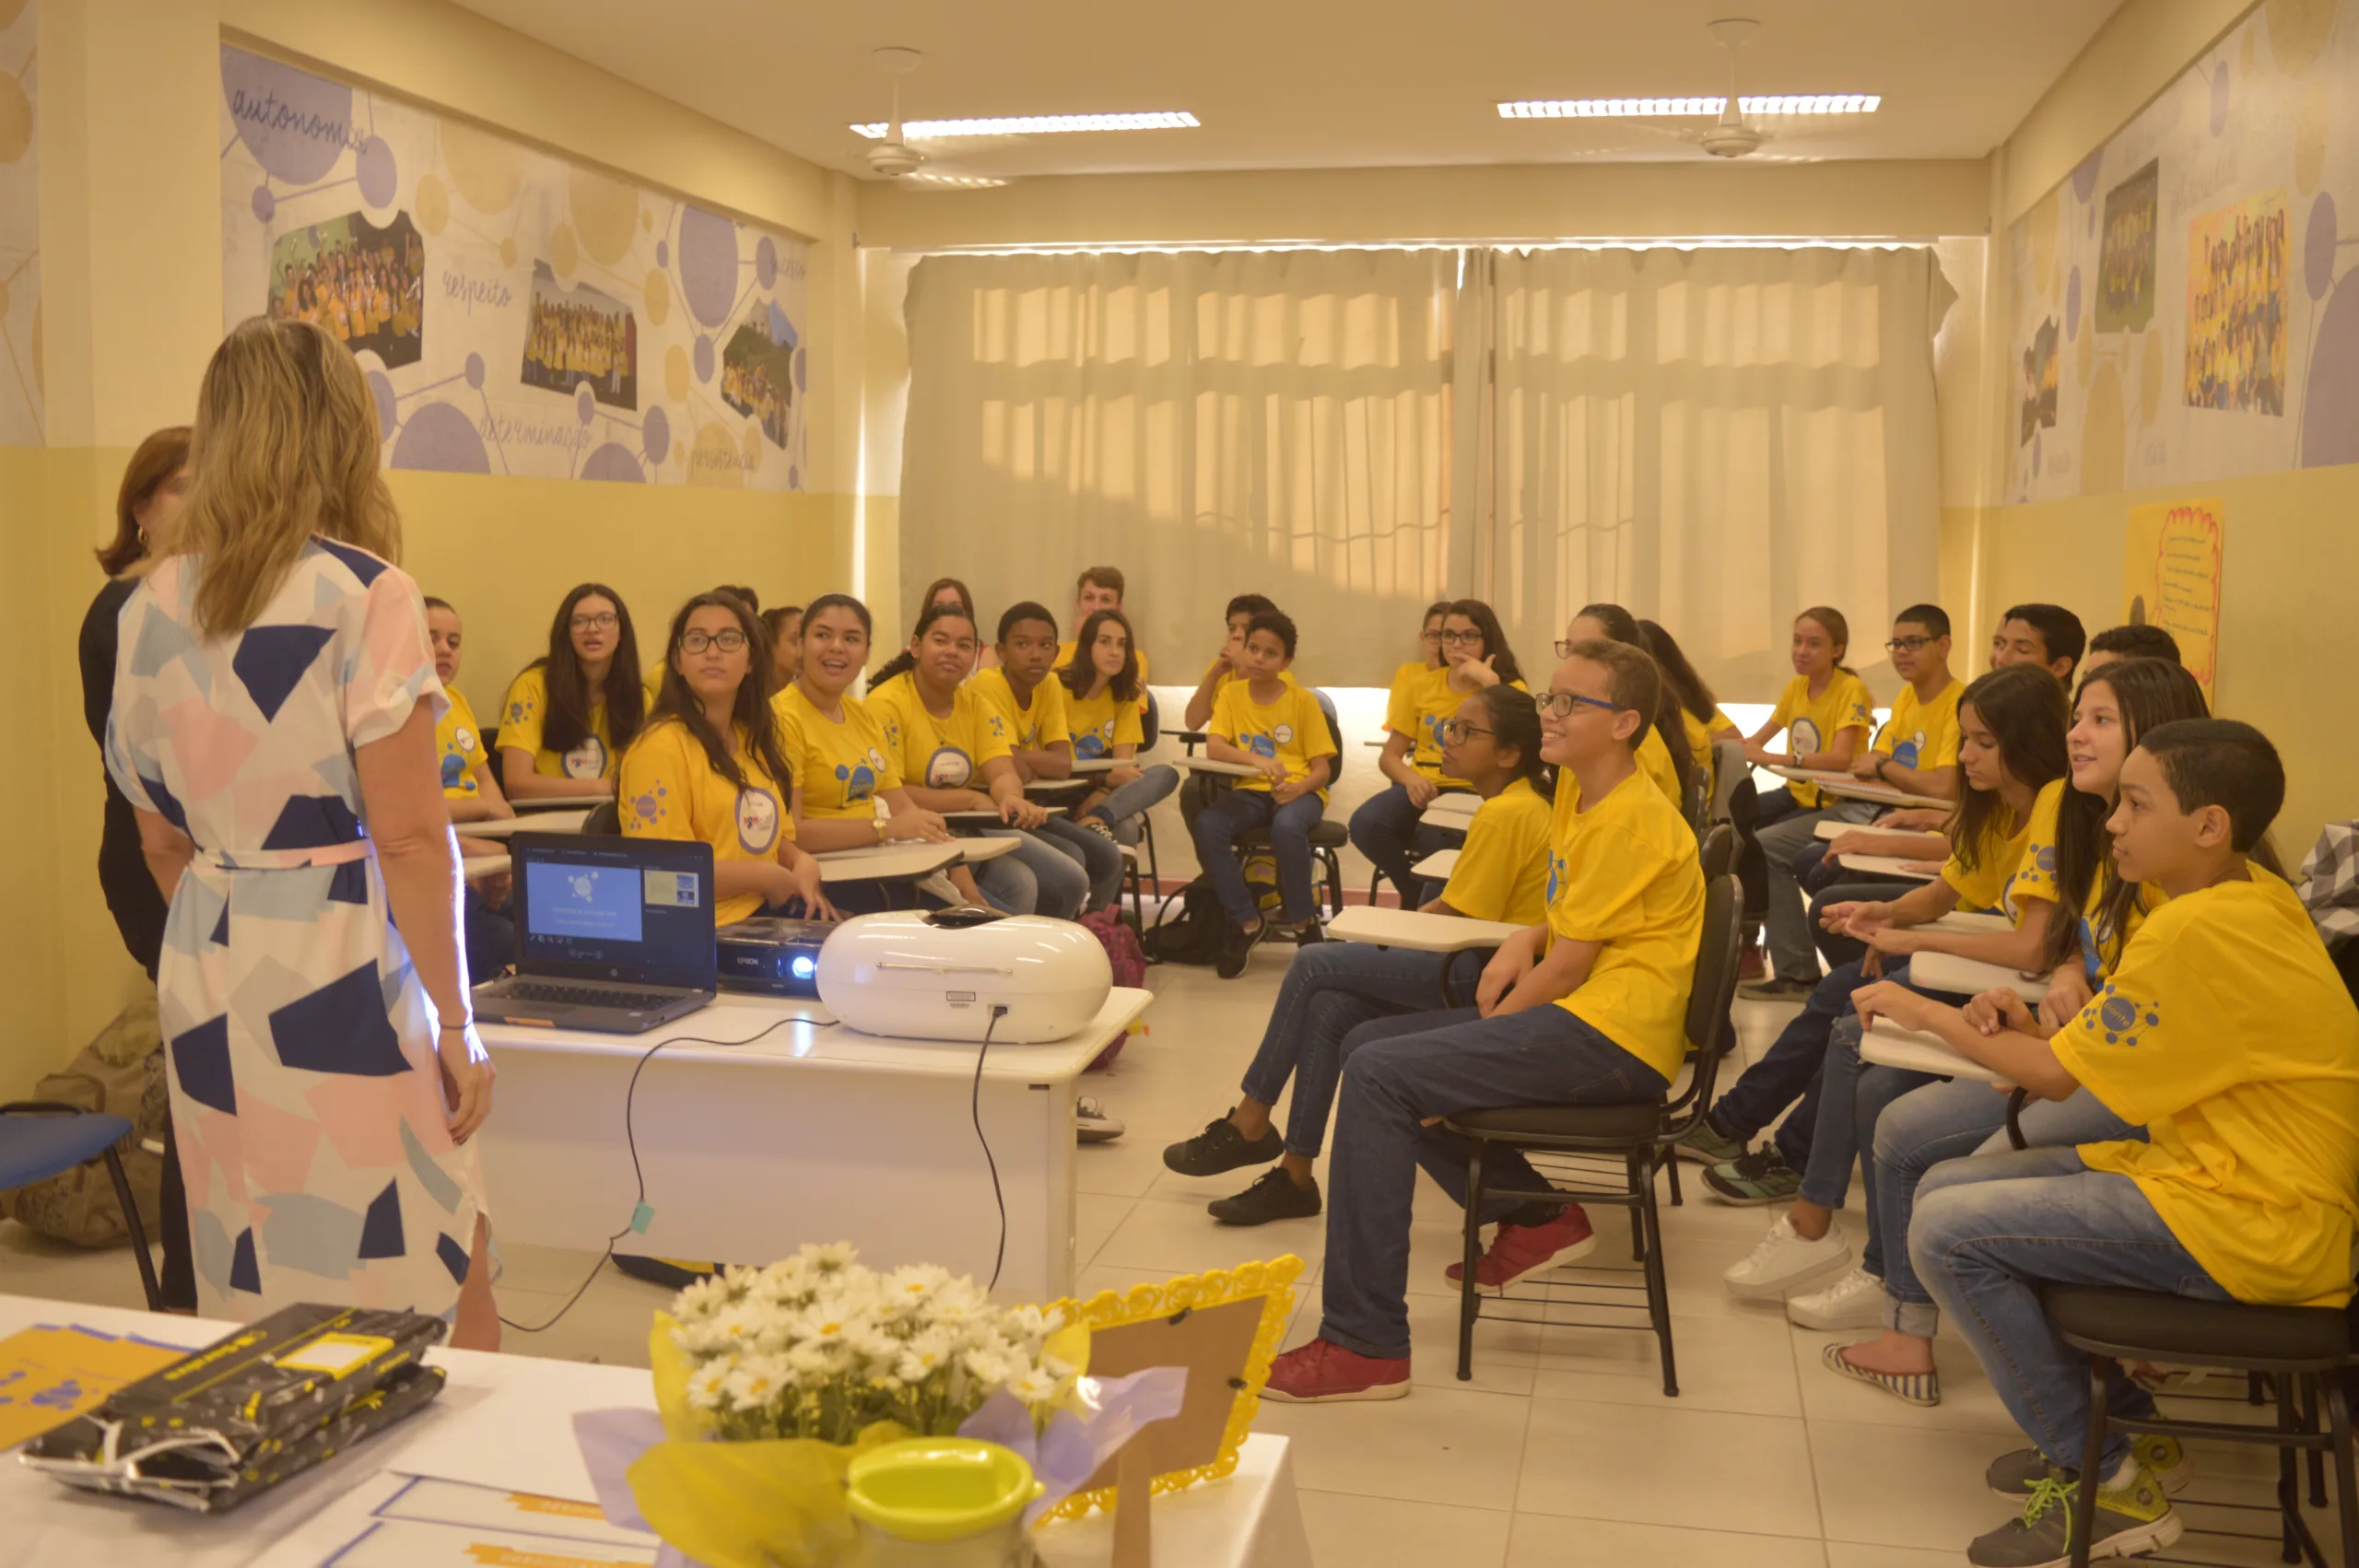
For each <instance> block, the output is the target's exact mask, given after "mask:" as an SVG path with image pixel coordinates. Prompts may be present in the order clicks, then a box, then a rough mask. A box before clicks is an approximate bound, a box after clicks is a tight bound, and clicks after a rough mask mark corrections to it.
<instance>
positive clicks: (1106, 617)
mask: <svg viewBox="0 0 2359 1568" xmlns="http://www.w3.org/2000/svg"><path fill="white" fill-rule="evenodd" d="M1056 677H1057V679H1058V680H1059V681H1061V682H1062V683H1063V685H1064V688H1065V724H1066V726H1067V728H1069V729H1070V730H1071V731H1073V755H1074V762H1076V763H1083V762H1095V761H1101V760H1105V759H1109V758H1110V759H1112V761H1113V762H1114V765H1115V766H1112V767H1111V768H1109V769H1108V770H1107V771H1106V772H1104V773H1102V774H1100V775H1098V782H1099V788H1097V790H1092V791H1091V792H1090V793H1089V794H1088V795H1087V796H1086V798H1084V799H1083V801H1082V802H1081V804H1080V805H1078V806H1076V807H1075V808H1074V813H1073V820H1074V822H1076V823H1078V824H1080V825H1082V826H1083V827H1086V828H1088V829H1089V830H1090V831H1091V832H1093V833H1103V834H1106V835H1108V836H1109V837H1111V838H1113V839H1114V841H1115V842H1116V843H1118V844H1135V843H1137V842H1138V841H1139V837H1140V834H1139V822H1140V819H1141V818H1143V817H1144V816H1145V815H1146V813H1147V812H1148V810H1149V809H1150V808H1151V807H1153V806H1154V805H1155V803H1156V802H1157V801H1160V800H1162V799H1163V798H1164V797H1165V796H1167V795H1168V794H1170V793H1171V791H1172V790H1177V789H1178V788H1179V787H1180V770H1179V769H1178V768H1175V767H1173V766H1171V765H1170V764H1169V763H1164V762H1158V763H1156V764H1155V765H1154V766H1152V767H1134V766H1132V765H1131V758H1133V756H1135V755H1138V749H1139V746H1140V744H1141V743H1143V742H1144V741H1145V739H1146V729H1145V727H1144V725H1143V724H1141V723H1140V722H1139V711H1140V709H1141V708H1142V707H1144V704H1143V703H1142V701H1141V700H1140V699H1141V698H1143V697H1144V696H1145V695H1146V682H1145V680H1144V677H1143V676H1142V675H1141V674H1140V673H1139V661H1138V652H1137V649H1136V648H1135V647H1134V645H1133V642H1132V640H1131V623H1130V618H1129V617H1128V616H1126V615H1124V614H1122V612H1121V611H1120V610H1095V611H1092V612H1091V613H1090V614H1089V615H1088V617H1087V618H1086V619H1085V620H1084V621H1083V622H1082V623H1081V630H1080V632H1079V633H1078V634H1076V638H1075V641H1074V657H1073V659H1072V661H1070V662H1068V663H1067V664H1066V665H1065V666H1064V667H1063V668H1062V669H1060V670H1058V671H1057V672H1056Z"/></svg>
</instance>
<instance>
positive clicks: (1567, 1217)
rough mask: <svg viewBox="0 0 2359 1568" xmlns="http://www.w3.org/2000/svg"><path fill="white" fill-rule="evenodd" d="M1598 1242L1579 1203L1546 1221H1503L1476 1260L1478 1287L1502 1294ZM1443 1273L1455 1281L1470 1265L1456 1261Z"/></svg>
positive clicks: (1586, 1251)
mask: <svg viewBox="0 0 2359 1568" xmlns="http://www.w3.org/2000/svg"><path fill="white" fill-rule="evenodd" d="M1594 1246H1597V1235H1596V1233H1595V1232H1593V1231H1591V1230H1590V1228H1589V1215H1588V1213H1587V1212H1586V1211H1584V1210H1583V1209H1582V1208H1581V1206H1580V1205H1579V1204H1578V1203H1569V1204H1567V1205H1566V1207H1565V1211H1564V1212H1563V1213H1561V1214H1559V1215H1557V1216H1556V1217H1555V1219H1553V1220H1551V1221H1549V1222H1548V1223H1546V1224H1543V1225H1501V1226H1500V1227H1499V1228H1498V1233H1497V1234H1496V1235H1493V1236H1492V1237H1491V1246H1490V1250H1488V1251H1487V1252H1485V1253H1484V1254H1483V1256H1482V1257H1481V1258H1477V1259H1476V1260H1475V1263H1474V1288H1475V1289H1476V1290H1478V1291H1482V1292H1485V1293H1489V1294H1491V1295H1498V1294H1500V1293H1503V1292H1505V1291H1506V1290H1507V1288H1508V1286H1509V1285H1511V1284H1513V1283H1515V1281H1518V1280H1520V1279H1522V1278H1523V1277H1524V1276H1525V1275H1526V1274H1536V1273H1538V1272H1539V1271H1540V1270H1543V1269H1553V1268H1555V1266H1556V1265H1557V1264H1559V1263H1570V1262H1573V1261H1575V1260H1576V1259H1578V1258H1586V1257H1588V1256H1589V1253H1590V1248H1592V1247H1594ZM1442 1274H1443V1276H1444V1277H1445V1278H1446V1279H1448V1280H1449V1282H1450V1283H1451V1284H1453V1285H1454V1284H1456V1283H1458V1281H1461V1280H1462V1279H1464V1278H1465V1277H1466V1269H1465V1266H1464V1265H1463V1264H1458V1263H1453V1264H1451V1265H1450V1266H1449V1268H1447V1269H1445V1270H1442Z"/></svg>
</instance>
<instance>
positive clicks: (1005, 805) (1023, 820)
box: [999, 795, 1049, 829]
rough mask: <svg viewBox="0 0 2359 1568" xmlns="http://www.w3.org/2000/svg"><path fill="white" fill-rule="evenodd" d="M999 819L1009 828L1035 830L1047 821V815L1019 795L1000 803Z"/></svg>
mask: <svg viewBox="0 0 2359 1568" xmlns="http://www.w3.org/2000/svg"><path fill="white" fill-rule="evenodd" d="M999 819H1000V821H1002V822H1003V823H1005V824H1007V825H1008V826H1010V827H1022V828H1027V829H1029V828H1035V827H1038V826H1039V825H1041V824H1042V823H1044V822H1046V821H1048V820H1049V813H1047V812H1046V811H1044V810H1042V809H1041V808H1040V807H1039V806H1036V805H1034V804H1033V803H1032V802H1029V801H1027V800H1026V799H1025V798H1024V797H1023V796H1021V795H1016V796H1014V797H1012V798H1010V799H1008V800H1006V801H1003V802H1001V803H1000V806H999Z"/></svg>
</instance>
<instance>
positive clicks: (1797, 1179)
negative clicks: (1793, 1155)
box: [1704, 1143, 1802, 1209]
mask: <svg viewBox="0 0 2359 1568" xmlns="http://www.w3.org/2000/svg"><path fill="white" fill-rule="evenodd" d="M1704 1186H1705V1187H1706V1188H1708V1189H1709V1191H1710V1192H1711V1194H1712V1196H1713V1197H1714V1198H1717V1199H1719V1200H1720V1201H1721V1202H1723V1203H1733V1204H1735V1205H1736V1206H1737V1207H1738V1208H1740V1209H1749V1208H1753V1207H1755V1205H1757V1204H1762V1203H1783V1202H1784V1201H1786V1199H1789V1198H1791V1197H1793V1196H1795V1195H1796V1194H1797V1193H1799V1192H1801V1191H1802V1176H1801V1174H1800V1173H1799V1172H1797V1171H1796V1170H1795V1169H1794V1168H1793V1167H1792V1166H1791V1165H1790V1164H1786V1157H1785V1156H1784V1155H1783V1154H1780V1153H1778V1146H1777V1145H1776V1144H1775V1143H1764V1144H1763V1145H1762V1146H1761V1147H1760V1148H1758V1149H1755V1151H1753V1153H1750V1154H1745V1155H1741V1156H1740V1157H1738V1158H1737V1159H1734V1160H1731V1161H1730V1162H1729V1163H1728V1164H1725V1165H1714V1166H1713V1167H1712V1168H1711V1169H1710V1170H1708V1171H1706V1172H1705V1173H1704Z"/></svg>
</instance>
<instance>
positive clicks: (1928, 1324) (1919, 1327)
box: [1868, 1078, 2146, 1340]
mask: <svg viewBox="0 0 2359 1568" xmlns="http://www.w3.org/2000/svg"><path fill="white" fill-rule="evenodd" d="M2016 1125H2017V1126H2019V1127H2021V1128H2022V1129H2023V1134H2024V1141H2025V1143H2026V1144H2027V1145H2028V1146H2030V1147H2031V1148H2034V1149H2054V1148H2067V1149H2069V1148H2071V1147H2072V1146H2073V1145H2074V1144H2078V1143H2109V1142H2112V1141H2116V1140H2118V1139H2124V1138H2135V1139H2138V1140H2141V1141H2143V1140H2144V1138H2145V1136H2146V1131H2145V1129H2143V1128H2140V1127H2132V1126H2131V1125H2130V1123H2128V1122H2126V1121H2124V1120H2122V1119H2121V1118H2120V1117H2118V1116H2116V1115H2114V1114H2113V1113H2112V1112H2111V1111H2109V1110H2107V1109H2106V1108H2105V1106H2104V1105H2103V1103H2102V1102H2100V1101H2099V1100H2098V1099H2097V1097H2096V1096H2095V1094H2090V1093H2089V1092H2088V1091H2087V1090H2086V1089H2076V1090H2074V1091H2073V1092H2072V1097H2071V1099H2069V1100H2026V1101H2025V1102H2024V1108H2023V1114H2022V1115H2021V1116H2020V1117H2017V1118H2016ZM1872 1147H1873V1149H1874V1150H1875V1171H1876V1185H1875V1190H1874V1191H1872V1192H1871V1193H1870V1194H1869V1195H1868V1199H1869V1200H1868V1241H1869V1246H1871V1247H1872V1248H1875V1249H1877V1250H1878V1252H1879V1255H1880V1260H1881V1262H1882V1264H1883V1267H1882V1269H1881V1270H1876V1269H1871V1270H1869V1272H1870V1273H1880V1274H1881V1275H1882V1277H1883V1279H1884V1298H1885V1299H1884V1327H1885V1328H1896V1329H1898V1330H1899V1331H1900V1332H1901V1333H1904V1334H1914V1335H1916V1336H1917V1337H1918V1338H1919V1339H1920V1340H1930V1339H1931V1338H1932V1337H1933V1331H1934V1330H1935V1329H1937V1328H1940V1327H1941V1321H1942V1315H1941V1313H1940V1312H1938V1311H1937V1310H1935V1308H1934V1306H1933V1298H1932V1297H1931V1295H1929V1294H1928V1293H1926V1290H1925V1286H1924V1284H1923V1282H1922V1281H1919V1279H1918V1278H1917V1270H1915V1269H1913V1268H1911V1267H1910V1266H1909V1261H1908V1247H1907V1236H1908V1226H1909V1223H1910V1221H1911V1218H1912V1216H1913V1215H1914V1213H1915V1211H1916V1208H1917V1193H1918V1190H1919V1187H1920V1185H1921V1184H1922V1183H1923V1182H1924V1180H1925V1177H1926V1175H1927V1174H1928V1173H1929V1172H1931V1170H1932V1169H1933V1167H1934V1166H1936V1165H1939V1164H1942V1163H1943V1162H1945V1161H1949V1160H1962V1159H1966V1158H1967V1157H1968V1156H1974V1157H1978V1158H1980V1157H1986V1156H1989V1155H1992V1154H2005V1153H2013V1149H2012V1147H2011V1146H2010V1145H2009V1144H2008V1142H2007V1096H2006V1094H2004V1093H2003V1092H2002V1091H2001V1090H1998V1089H1994V1088H1992V1087H1991V1086H1990V1085H1989V1084H1988V1083H1984V1082H1980V1081H1979V1080H1977V1079H1972V1078H1944V1079H1942V1081H1941V1082H1937V1083H1928V1084H1926V1085H1925V1086H1924V1087H1923V1088H1921V1089H1916V1090H1912V1091H1910V1092H1909V1093H1908V1094H1903V1095H1901V1096H1900V1098H1898V1099H1897V1100H1895V1101H1893V1102H1892V1103H1891V1104H1890V1105H1887V1106H1884V1114H1883V1115H1882V1116H1881V1117H1878V1118H1877V1119H1876V1124H1875V1136H1874V1138H1873V1140H1872Z"/></svg>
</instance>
